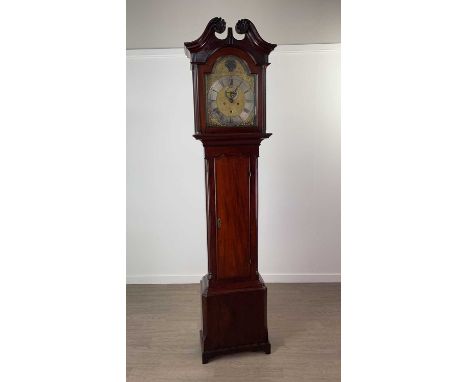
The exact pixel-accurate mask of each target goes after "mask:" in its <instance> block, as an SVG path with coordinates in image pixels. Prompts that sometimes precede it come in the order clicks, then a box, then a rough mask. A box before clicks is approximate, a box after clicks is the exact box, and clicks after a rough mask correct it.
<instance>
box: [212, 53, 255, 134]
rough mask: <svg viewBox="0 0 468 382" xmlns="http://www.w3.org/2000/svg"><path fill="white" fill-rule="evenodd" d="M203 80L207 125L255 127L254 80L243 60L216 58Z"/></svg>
mask: <svg viewBox="0 0 468 382" xmlns="http://www.w3.org/2000/svg"><path fill="white" fill-rule="evenodd" d="M206 80H207V81H206V84H207V94H206V112H207V125H208V126H211V127H223V126H225V127H237V126H239V127H243V126H245V127H252V126H255V123H256V95H257V94H256V80H257V78H256V75H255V74H250V71H249V69H248V66H247V64H246V63H245V62H244V61H243V60H241V59H239V58H238V57H235V56H225V57H221V58H219V59H218V61H217V62H216V64H215V65H214V67H213V71H212V73H210V74H208V75H207V76H206Z"/></svg>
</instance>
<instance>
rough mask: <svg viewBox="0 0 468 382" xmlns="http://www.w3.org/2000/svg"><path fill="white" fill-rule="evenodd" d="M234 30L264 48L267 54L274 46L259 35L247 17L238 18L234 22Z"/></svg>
mask: <svg viewBox="0 0 468 382" xmlns="http://www.w3.org/2000/svg"><path fill="white" fill-rule="evenodd" d="M236 32H237V33H239V34H245V38H246V39H247V40H249V41H251V42H252V43H253V44H254V45H257V46H258V47H259V48H261V49H262V50H264V51H265V53H266V54H267V55H268V54H269V53H270V52H271V51H272V50H273V49H275V47H276V44H270V43H269V42H266V41H265V40H264V39H263V38H262V37H261V36H260V34H259V33H258V31H257V28H255V25H254V24H253V22H252V21H250V20H249V19H241V20H239V21H238V22H237V24H236Z"/></svg>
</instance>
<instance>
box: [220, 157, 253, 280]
mask: <svg viewBox="0 0 468 382" xmlns="http://www.w3.org/2000/svg"><path fill="white" fill-rule="evenodd" d="M249 174H250V158H249V157H248V156H221V157H219V158H216V159H215V178H216V217H217V220H218V221H219V224H218V226H217V231H216V236H217V246H218V248H217V254H218V258H217V264H218V269H217V276H218V279H229V278H236V277H240V278H244V277H249V276H250V263H251V261H250V220H249V216H250V206H249V198H250V190H249V183H250V176H249Z"/></svg>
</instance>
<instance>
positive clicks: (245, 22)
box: [236, 19, 253, 34]
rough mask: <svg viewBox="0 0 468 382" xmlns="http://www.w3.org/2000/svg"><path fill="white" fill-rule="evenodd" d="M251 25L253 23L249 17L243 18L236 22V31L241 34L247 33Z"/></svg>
mask: <svg viewBox="0 0 468 382" xmlns="http://www.w3.org/2000/svg"><path fill="white" fill-rule="evenodd" d="M250 25H253V24H252V22H251V21H250V20H249V19H241V20H239V21H238V22H237V24H236V32H237V33H239V34H246V33H247V31H248V30H249V26H250Z"/></svg>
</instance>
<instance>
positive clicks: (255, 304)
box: [185, 18, 276, 363]
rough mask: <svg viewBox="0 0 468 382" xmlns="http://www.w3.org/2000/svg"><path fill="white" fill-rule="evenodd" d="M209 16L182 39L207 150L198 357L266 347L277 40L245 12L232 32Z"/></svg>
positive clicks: (200, 136) (200, 135)
mask: <svg viewBox="0 0 468 382" xmlns="http://www.w3.org/2000/svg"><path fill="white" fill-rule="evenodd" d="M225 28H226V25H225V22H224V20H223V19H221V18H214V19H212V20H211V21H210V22H209V23H208V26H207V27H206V29H205V31H204V32H203V34H202V36H200V38H199V39H197V40H195V41H193V42H190V43H185V47H186V52H187V54H188V56H189V57H190V60H191V64H192V71H193V86H194V106H195V107H194V110H195V134H194V137H195V138H196V139H198V140H200V141H201V142H202V143H203V146H204V151H205V188H206V215H207V241H208V274H207V275H206V276H204V277H203V278H202V280H201V300H202V329H201V330H200V341H201V348H202V362H203V363H206V362H208V360H209V359H211V358H213V357H215V356H218V355H222V354H227V353H233V352H240V351H248V350H250V351H258V350H261V351H264V352H265V353H266V354H269V353H270V348H271V346H270V342H269V340H268V328H267V288H266V286H265V283H264V282H263V280H262V278H261V276H260V274H259V273H258V174H257V167H258V166H257V163H258V156H259V146H260V143H261V142H262V140H264V139H266V138H269V137H270V135H271V134H269V133H266V126H265V98H266V97H265V93H266V92H265V89H266V88H265V73H266V67H267V66H268V54H269V53H270V52H271V51H272V50H273V49H274V47H275V46H276V45H274V44H269V43H267V42H266V41H264V40H263V39H262V38H261V37H260V35H259V34H258V32H257V30H256V28H255V26H254V25H253V24H252V23H251V22H250V21H249V20H246V19H244V20H240V21H239V22H238V23H237V24H236V31H237V32H238V33H240V34H245V37H244V39H243V40H237V39H235V38H234V37H233V35H232V29H231V28H229V29H228V35H227V37H226V38H225V39H223V40H220V39H218V38H217V37H216V35H215V32H217V33H222V32H223V31H224V30H225Z"/></svg>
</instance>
